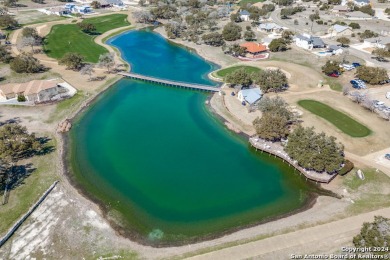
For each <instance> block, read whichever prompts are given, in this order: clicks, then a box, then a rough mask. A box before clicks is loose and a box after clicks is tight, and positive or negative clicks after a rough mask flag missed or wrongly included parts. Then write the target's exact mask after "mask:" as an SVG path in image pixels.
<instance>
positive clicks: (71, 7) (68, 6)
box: [64, 3, 76, 12]
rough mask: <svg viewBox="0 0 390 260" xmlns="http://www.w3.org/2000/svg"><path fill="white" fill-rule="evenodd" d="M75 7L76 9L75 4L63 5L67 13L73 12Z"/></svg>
mask: <svg viewBox="0 0 390 260" xmlns="http://www.w3.org/2000/svg"><path fill="white" fill-rule="evenodd" d="M75 7H76V5H75V4H72V3H67V4H65V6H64V8H65V9H66V10H68V11H69V12H72V10H73V9H74V8H75Z"/></svg>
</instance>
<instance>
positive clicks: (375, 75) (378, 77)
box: [356, 66, 389, 85]
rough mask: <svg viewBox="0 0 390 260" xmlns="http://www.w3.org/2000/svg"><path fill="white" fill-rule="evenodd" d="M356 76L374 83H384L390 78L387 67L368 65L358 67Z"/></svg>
mask: <svg viewBox="0 0 390 260" xmlns="http://www.w3.org/2000/svg"><path fill="white" fill-rule="evenodd" d="M356 77H358V78H359V79H361V80H363V81H365V82H367V83H369V84H372V85H378V84H382V83H383V82H384V81H386V80H388V79H389V75H387V71H386V69H384V68H378V67H368V66H360V67H358V68H357V69H356Z"/></svg>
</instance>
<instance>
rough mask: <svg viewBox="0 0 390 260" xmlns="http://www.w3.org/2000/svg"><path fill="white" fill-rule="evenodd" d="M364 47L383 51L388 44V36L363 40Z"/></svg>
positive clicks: (389, 37) (389, 41) (389, 38)
mask: <svg viewBox="0 0 390 260" xmlns="http://www.w3.org/2000/svg"><path fill="white" fill-rule="evenodd" d="M363 44H364V46H365V47H368V48H380V49H384V48H386V47H387V45H388V44H390V36H387V37H383V36H380V37H375V38H368V39H365V40H364V43H363Z"/></svg>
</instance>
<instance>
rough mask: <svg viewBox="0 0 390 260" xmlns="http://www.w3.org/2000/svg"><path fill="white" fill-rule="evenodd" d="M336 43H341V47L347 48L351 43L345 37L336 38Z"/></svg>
mask: <svg viewBox="0 0 390 260" xmlns="http://www.w3.org/2000/svg"><path fill="white" fill-rule="evenodd" d="M336 41H337V42H339V43H341V46H342V47H345V46H348V44H349V43H350V42H351V40H350V39H349V38H347V37H345V36H342V37H339V38H337V40H336Z"/></svg>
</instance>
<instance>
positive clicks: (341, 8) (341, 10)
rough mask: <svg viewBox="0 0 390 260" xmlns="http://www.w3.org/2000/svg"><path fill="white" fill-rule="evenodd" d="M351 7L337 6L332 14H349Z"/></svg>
mask: <svg viewBox="0 0 390 260" xmlns="http://www.w3.org/2000/svg"><path fill="white" fill-rule="evenodd" d="M349 10H350V9H349V7H348V6H347V5H335V6H334V7H333V9H332V13H335V14H336V15H337V14H345V13H347V12H349Z"/></svg>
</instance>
